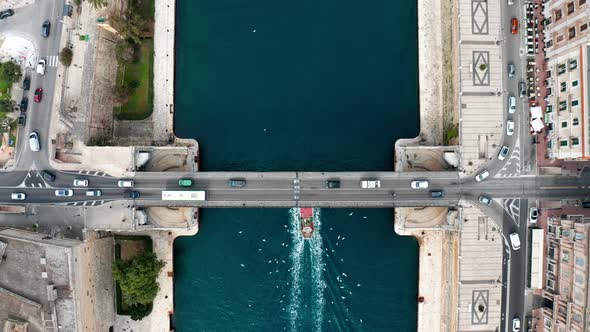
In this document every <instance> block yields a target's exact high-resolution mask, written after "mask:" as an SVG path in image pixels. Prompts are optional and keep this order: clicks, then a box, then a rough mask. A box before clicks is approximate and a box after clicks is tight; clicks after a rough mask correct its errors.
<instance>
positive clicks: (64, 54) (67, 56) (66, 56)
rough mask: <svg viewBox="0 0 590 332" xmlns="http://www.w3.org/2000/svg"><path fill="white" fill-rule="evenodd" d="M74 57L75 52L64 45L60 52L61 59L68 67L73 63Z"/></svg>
mask: <svg viewBox="0 0 590 332" xmlns="http://www.w3.org/2000/svg"><path fill="white" fill-rule="evenodd" d="M73 57H74V52H73V51H72V50H71V49H70V48H69V47H64V48H63V49H62V50H61V52H59V61H60V62H61V63H62V65H64V66H66V67H69V66H70V65H71V64H72V58H73Z"/></svg>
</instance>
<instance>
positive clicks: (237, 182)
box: [229, 179, 246, 188]
mask: <svg viewBox="0 0 590 332" xmlns="http://www.w3.org/2000/svg"><path fill="white" fill-rule="evenodd" d="M229 186H230V187H234V188H241V187H245V186H246V180H244V179H230V180H229Z"/></svg>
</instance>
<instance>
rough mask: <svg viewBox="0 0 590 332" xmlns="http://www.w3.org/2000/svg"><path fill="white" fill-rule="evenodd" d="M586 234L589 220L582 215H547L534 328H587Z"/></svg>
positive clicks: (555, 331) (559, 331) (551, 331)
mask: <svg viewBox="0 0 590 332" xmlns="http://www.w3.org/2000/svg"><path fill="white" fill-rule="evenodd" d="M588 236H590V220H588V219H584V217H583V216H567V217H566V218H557V217H549V218H547V242H546V257H545V278H544V279H545V288H544V289H543V292H542V295H543V299H544V305H543V306H542V307H541V308H539V309H535V313H534V315H535V317H537V318H538V319H540V321H539V320H535V323H534V325H535V326H536V328H535V331H544V332H565V331H572V332H584V331H590V328H589V326H590V325H589V319H588V313H589V312H588V309H587V307H588V290H589V287H588V258H589V250H588V249H589V247H588V244H589V243H588Z"/></svg>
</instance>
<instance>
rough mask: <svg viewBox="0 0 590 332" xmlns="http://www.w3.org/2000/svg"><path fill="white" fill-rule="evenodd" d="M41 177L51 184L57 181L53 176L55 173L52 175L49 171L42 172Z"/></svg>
mask: <svg viewBox="0 0 590 332" xmlns="http://www.w3.org/2000/svg"><path fill="white" fill-rule="evenodd" d="M41 177H42V178H43V179H44V180H45V181H49V182H53V181H55V175H53V173H50V172H49V171H45V170H43V171H41Z"/></svg>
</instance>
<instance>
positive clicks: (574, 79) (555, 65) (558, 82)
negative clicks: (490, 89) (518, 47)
mask: <svg viewBox="0 0 590 332" xmlns="http://www.w3.org/2000/svg"><path fill="white" fill-rule="evenodd" d="M544 14H545V18H546V19H545V48H546V49H545V51H546V54H545V56H546V58H547V62H546V66H547V67H546V70H547V97H546V99H547V108H546V109H545V122H546V124H547V133H548V154H549V155H548V157H549V158H557V159H564V160H585V159H590V116H589V114H588V110H589V107H588V100H589V98H588V96H589V93H588V91H589V90H588V84H587V82H588V77H587V76H588V70H587V69H588V68H589V67H588V65H589V63H590V61H589V59H588V57H589V54H590V52H589V51H590V33H589V31H590V29H588V28H589V24H590V4H589V3H588V2H587V0H569V1H568V0H551V1H548V2H547V3H545V9H544Z"/></svg>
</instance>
